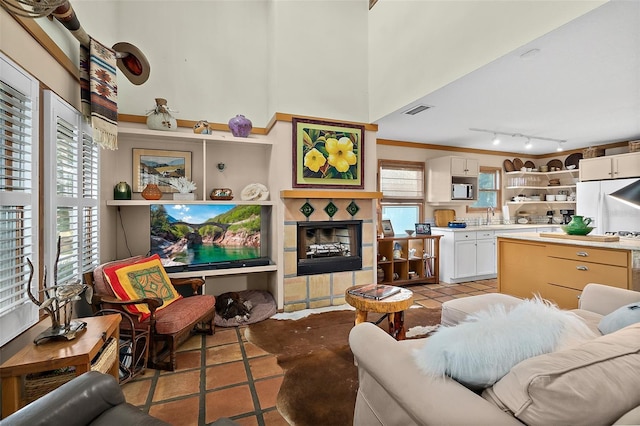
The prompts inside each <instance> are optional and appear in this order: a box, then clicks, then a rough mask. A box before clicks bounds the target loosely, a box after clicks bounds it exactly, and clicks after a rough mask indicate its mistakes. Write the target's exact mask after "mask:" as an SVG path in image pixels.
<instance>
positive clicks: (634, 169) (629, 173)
mask: <svg viewBox="0 0 640 426" xmlns="http://www.w3.org/2000/svg"><path fill="white" fill-rule="evenodd" d="M631 177H640V152H630V153H628V154H618V155H609V156H605V157H596V158H583V159H582V160H580V180H581V181H588V180H603V179H623V178H631Z"/></svg>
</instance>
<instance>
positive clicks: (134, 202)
mask: <svg viewBox="0 0 640 426" xmlns="http://www.w3.org/2000/svg"><path fill="white" fill-rule="evenodd" d="M158 203H162V204H238V205H251V206H255V205H260V206H273V205H274V204H275V202H274V201H258V200H255V201H243V200H236V199H235V198H234V199H233V200H187V201H185V200H172V199H168V198H167V199H161V200H107V206H149V205H151V204H158Z"/></svg>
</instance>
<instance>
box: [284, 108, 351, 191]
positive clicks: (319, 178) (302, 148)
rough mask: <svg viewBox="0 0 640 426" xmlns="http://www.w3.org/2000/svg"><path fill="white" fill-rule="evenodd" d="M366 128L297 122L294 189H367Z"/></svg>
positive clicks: (295, 127) (294, 130)
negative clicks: (364, 146) (365, 180)
mask: <svg viewBox="0 0 640 426" xmlns="http://www.w3.org/2000/svg"><path fill="white" fill-rule="evenodd" d="M363 144H364V126H362V125H354V124H342V123H331V122H324V121H316V120H310V119H303V118H296V117H294V119H293V145H294V146H293V149H294V167H293V186H294V187H327V188H354V189H362V188H364V180H363V177H364V176H363V173H364V167H363V161H364V159H363Z"/></svg>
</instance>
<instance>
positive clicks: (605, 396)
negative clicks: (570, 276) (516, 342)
mask: <svg viewBox="0 0 640 426" xmlns="http://www.w3.org/2000/svg"><path fill="white" fill-rule="evenodd" d="M638 301H640V292H634V291H630V290H623V289H618V288H614V287H609V286H604V285H599V284H589V285H587V286H586V287H585V289H584V290H583V293H582V295H581V299H580V306H579V309H576V310H574V312H575V313H576V314H578V315H579V316H581V317H582V318H583V319H585V321H586V322H587V324H588V325H589V326H590V327H591V328H592V329H595V330H596V331H597V325H598V323H599V322H600V319H601V318H602V317H603V316H604V315H606V314H609V313H611V312H613V311H615V310H616V309H617V308H619V307H622V306H625V305H627V304H629V303H634V302H638ZM598 335H600V333H599V332H598ZM615 338H618V339H622V340H623V341H624V342H627V343H629V342H630V343H631V346H634V347H635V349H633V348H632V349H631V350H630V351H631V354H627V355H626V357H617V356H614V357H610V358H612V360H610V361H608V362H609V364H606V363H605V362H602V363H601V364H598V366H603V365H604V366H606V367H603V368H609V369H613V370H614V371H616V372H620V371H625V373H624V374H626V375H632V376H633V377H634V378H633V380H636V377H635V376H637V379H640V324H635V325H631V326H628V327H625V328H623V329H622V330H619V331H616V332H614V333H611V334H608V335H605V336H600V337H597V338H596V339H594V340H592V341H589V342H586V343H584V345H588V344H592V345H593V344H598V343H600V344H606V343H607V342H606V341H605V340H604V339H609V341H610V340H611V339H615ZM601 339H602V341H600V340H601ZM349 344H350V346H351V350H352V351H353V354H354V357H355V361H356V364H357V366H358V378H359V388H358V394H357V399H356V407H355V412H354V424H355V425H366V426H373V425H388V426H399V425H402V426H407V425H522V424H523V423H526V424H544V423H546V424H554V423H555V424H590V423H591V424H595V423H593V422H594V421H596V420H593V419H592V420H589V419H590V417H589V416H587V417H586V418H587V420H586V423H585V420H584V419H585V416H584V413H585V412H588V411H589V410H600V407H602V406H605V407H609V406H610V405H611V404H610V403H611V401H610V399H611V398H613V397H616V398H618V399H617V401H619V400H621V399H624V400H625V402H624V403H623V404H626V406H625V407H626V408H624V409H623V411H622V412H621V413H617V414H615V417H613V418H612V419H611V420H610V421H607V422H606V423H614V424H636V425H637V424H640V380H637V381H636V382H635V383H637V385H635V386H633V388H632V389H628V390H626V389H620V388H619V385H618V380H617V379H616V378H611V380H610V381H609V382H607V380H608V379H609V376H608V375H607V373H606V372H605V373H604V374H605V377H606V378H605V379H603V380H602V381H601V383H598V384H597V388H598V392H600V391H601V394H602V395H598V396H597V397H596V398H592V400H591V401H585V400H584V399H581V396H580V395H570V398H573V399H574V400H573V401H567V402H564V401H562V402H561V404H559V405H560V407H561V409H562V410H564V411H563V412H562V418H563V420H560V422H563V423H560V422H558V421H556V422H554V421H553V420H551V421H549V418H548V416H549V415H552V416H553V415H554V414H553V412H552V411H551V412H549V410H547V407H546V406H542V407H540V406H539V403H540V402H542V403H543V404H546V403H549V401H551V404H553V402H554V398H557V399H559V398H561V396H560V397H559V396H557V395H554V394H553V392H554V391H555V390H557V389H553V386H551V390H549V389H546V388H545V389H544V390H543V391H540V389H535V386H533V385H531V382H530V381H529V382H528V381H527V380H526V378H523V376H526V375H531V374H532V373H531V369H532V368H533V369H534V370H535V369H536V368H538V367H539V364H540V363H545V362H547V363H548V362H549V360H548V357H549V355H557V354H559V353H560V352H555V353H554V354H545V355H540V356H538V357H534V358H530V359H529V360H525V361H522V362H521V363H519V364H518V365H516V366H515V367H513V368H512V369H511V371H510V372H509V373H508V374H507V375H506V376H504V377H503V378H502V379H501V380H500V381H498V382H497V383H496V384H495V385H494V386H493V387H492V388H489V392H487V391H486V390H485V392H484V393H483V394H482V395H481V394H479V393H476V392H473V391H471V390H469V389H467V388H466V387H464V386H463V385H461V384H459V383H458V382H456V381H454V380H453V379H450V378H448V377H446V378H432V377H428V376H426V375H424V374H423V373H421V372H420V371H419V369H418V367H417V366H416V364H415V362H414V358H413V352H414V349H416V348H418V347H421V346H422V345H424V344H425V339H413V340H404V341H396V340H394V339H393V338H392V337H391V336H389V335H388V334H387V333H385V332H384V330H382V329H381V328H379V327H377V326H375V325H373V324H371V323H362V324H359V325H357V326H355V327H354V328H353V329H352V331H351V333H350V336H349ZM585 348H586V346H585ZM589 348H590V347H589ZM569 350H571V349H569ZM589 350H590V349H589ZM596 351H597V350H596ZM561 352H564V351H561ZM592 352H593V351H592ZM561 355H562V354H561ZM580 356H581V355H579V356H578V358H579V357H580ZM544 357H547V358H544ZM621 360H624V361H625V362H627V363H626V364H623V365H622V367H621V366H620V365H615V362H621ZM629 360H631V364H629V363H628V361H629ZM589 368H591V367H589ZM583 371H585V373H584V374H582V372H583ZM556 373H557V372H556ZM600 373H602V372H600ZM563 374H566V375H565V376H563ZM563 374H560V379H559V380H557V381H556V382H560V383H561V384H562V383H563V386H565V388H564V389H563V391H564V392H565V393H566V392H567V390H566V387H567V386H568V387H569V388H571V387H572V386H574V385H577V386H580V383H579V382H580V380H588V379H589V378H590V377H592V371H591V370H589V371H587V370H582V369H581V368H565V369H563ZM557 376H558V374H556V376H554V377H555V378H557ZM548 377H551V375H549V376H545V375H543V378H544V380H542V381H543V382H549V380H547V379H548ZM576 378H577V379H578V380H576ZM563 380H564V382H563ZM596 380H597V379H596ZM554 383H555V382H554ZM612 386H613V387H615V389H616V392H607V390H608V389H610V388H611V387H612ZM532 388H533V390H532ZM494 389H497V390H498V391H497V393H498V394H499V393H500V392H499V391H500V389H501V392H502V393H503V395H504V392H506V393H507V394H508V395H511V396H510V397H507V398H505V400H507V399H509V398H512V399H515V403H516V404H521V407H520V408H521V409H520V410H515V411H517V412H516V413H514V412H513V411H512V410H510V409H509V407H507V406H505V405H504V404H501V402H502V401H499V400H498V401H496V398H495V397H496V395H495V393H494V394H493V395H490V394H491V391H492V390H494ZM527 392H529V393H527ZM535 392H538V394H535ZM549 392H551V394H550V396H549ZM569 392H570V393H571V392H573V390H571V391H569ZM518 393H522V394H523V395H521V396H520V397H521V399H522V398H524V402H523V401H517V399H518ZM578 393H579V392H578ZM540 394H542V395H540ZM587 394H588V392H587ZM483 395H484V397H483ZM559 395H562V392H560V394H559ZM612 395H613V396H612ZM537 398H539V400H537ZM629 400H631V402H629ZM508 402H511V403H514V401H508ZM537 404H538V406H537V408H536V405H537ZM613 405H615V404H613ZM618 405H620V403H618ZM627 408H628V409H627ZM536 409H538V410H539V411H542V417H541V418H540V419H538V418H537V417H536V416H537V415H538V414H539V412H536V413H533V414H532V413H531V410H536ZM556 409H557V407H556ZM570 410H580V412H579V413H578V412H576V414H581V415H576V420H575V421H573V420H570V421H567V420H566V415H567V413H569V414H570V418H571V419H573V417H571V416H572V415H573V412H572V411H570ZM527 416H529V417H527ZM544 416H547V417H546V418H545V417H544Z"/></svg>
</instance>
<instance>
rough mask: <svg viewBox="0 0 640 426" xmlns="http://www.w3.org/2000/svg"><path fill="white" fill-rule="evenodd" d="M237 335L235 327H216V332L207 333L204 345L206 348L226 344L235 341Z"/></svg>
mask: <svg viewBox="0 0 640 426" xmlns="http://www.w3.org/2000/svg"><path fill="white" fill-rule="evenodd" d="M237 341H238V336H237V335H236V329H235V328H230V327H227V328H221V327H216V332H215V333H213V334H212V335H207V337H206V340H205V345H206V347H207V348H209V347H211V346H219V345H226V344H229V343H236V342H237Z"/></svg>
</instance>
